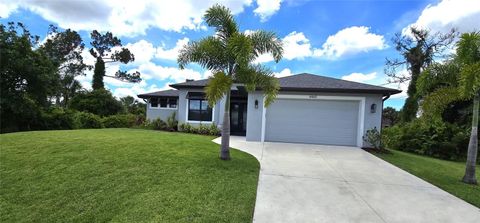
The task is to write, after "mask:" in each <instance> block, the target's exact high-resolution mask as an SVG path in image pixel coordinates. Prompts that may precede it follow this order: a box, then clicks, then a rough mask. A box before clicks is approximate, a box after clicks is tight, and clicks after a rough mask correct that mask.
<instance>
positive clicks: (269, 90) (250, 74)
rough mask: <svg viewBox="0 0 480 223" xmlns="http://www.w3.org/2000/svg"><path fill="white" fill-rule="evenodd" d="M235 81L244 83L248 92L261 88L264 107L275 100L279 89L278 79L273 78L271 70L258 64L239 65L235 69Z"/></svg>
mask: <svg viewBox="0 0 480 223" xmlns="http://www.w3.org/2000/svg"><path fill="white" fill-rule="evenodd" d="M235 81H236V82H239V83H243V84H245V89H246V90H247V91H248V92H252V91H255V90H257V88H259V89H261V90H262V91H263V93H264V96H265V101H264V105H265V107H268V106H269V105H270V104H271V103H272V102H273V101H274V100H275V98H276V97H277V93H278V90H279V89H280V84H279V83H278V79H277V78H275V76H274V75H273V72H272V71H271V70H270V69H268V68H267V67H265V66H262V65H260V64H256V65H249V66H248V67H240V68H239V69H238V70H237V74H236V76H235Z"/></svg>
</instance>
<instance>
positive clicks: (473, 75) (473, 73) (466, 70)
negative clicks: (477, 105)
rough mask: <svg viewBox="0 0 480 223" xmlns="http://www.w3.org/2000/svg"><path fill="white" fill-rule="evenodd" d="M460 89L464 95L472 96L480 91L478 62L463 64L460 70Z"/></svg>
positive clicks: (479, 65)
mask: <svg viewBox="0 0 480 223" xmlns="http://www.w3.org/2000/svg"><path fill="white" fill-rule="evenodd" d="M459 82H460V91H461V93H462V95H463V96H465V97H469V98H471V97H473V96H474V95H475V94H478V93H479V92H480V62H477V63H474V64H470V65H464V66H463V67H462V69H461V72H460V78H459Z"/></svg>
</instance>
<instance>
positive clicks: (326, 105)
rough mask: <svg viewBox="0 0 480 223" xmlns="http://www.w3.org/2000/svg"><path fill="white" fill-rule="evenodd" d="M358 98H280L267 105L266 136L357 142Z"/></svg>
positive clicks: (285, 139) (301, 140)
mask: <svg viewBox="0 0 480 223" xmlns="http://www.w3.org/2000/svg"><path fill="white" fill-rule="evenodd" d="M358 106H359V101H333V100H296V99H277V100H276V101H275V102H274V103H273V104H272V105H270V106H269V107H268V108H267V113H266V123H265V140H266V141H273V142H298V143H315V144H328V145H350V146H355V145H356V142H357V126H358Z"/></svg>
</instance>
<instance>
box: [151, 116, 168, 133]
mask: <svg viewBox="0 0 480 223" xmlns="http://www.w3.org/2000/svg"><path fill="white" fill-rule="evenodd" d="M148 127H149V128H151V129H154V130H166V129H167V123H165V122H164V121H163V120H162V119H160V118H157V119H154V120H151V121H150V122H149V124H148Z"/></svg>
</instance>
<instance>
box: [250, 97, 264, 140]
mask: <svg viewBox="0 0 480 223" xmlns="http://www.w3.org/2000/svg"><path fill="white" fill-rule="evenodd" d="M255 100H258V108H255ZM247 103H248V104H247V135H246V139H247V141H261V140H262V119H263V115H264V114H263V109H264V108H263V93H262V92H258V91H257V92H253V93H250V94H248V101H247Z"/></svg>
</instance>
